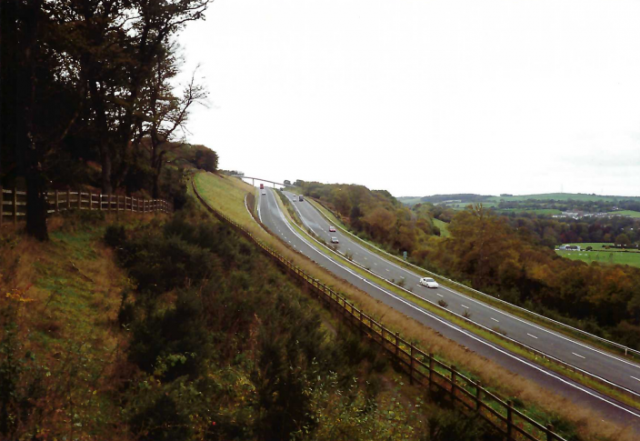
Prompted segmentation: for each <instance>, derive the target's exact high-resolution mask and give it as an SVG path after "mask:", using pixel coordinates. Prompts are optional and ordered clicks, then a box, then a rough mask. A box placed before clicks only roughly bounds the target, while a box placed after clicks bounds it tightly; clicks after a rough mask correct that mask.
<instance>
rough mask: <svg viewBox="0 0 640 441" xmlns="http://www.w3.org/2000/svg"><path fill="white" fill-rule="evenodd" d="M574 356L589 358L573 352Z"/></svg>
mask: <svg viewBox="0 0 640 441" xmlns="http://www.w3.org/2000/svg"><path fill="white" fill-rule="evenodd" d="M572 354H573V355H575V356H576V357H580V358H583V359H584V358H587V357H585V356H584V355H580V354H576V353H575V352H572Z"/></svg>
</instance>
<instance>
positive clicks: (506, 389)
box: [195, 174, 634, 439]
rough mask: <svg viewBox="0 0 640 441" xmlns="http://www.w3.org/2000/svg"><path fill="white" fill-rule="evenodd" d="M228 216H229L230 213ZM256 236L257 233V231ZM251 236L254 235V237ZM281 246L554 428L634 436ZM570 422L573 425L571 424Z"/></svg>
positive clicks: (200, 180)
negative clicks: (549, 421) (541, 415)
mask: <svg viewBox="0 0 640 441" xmlns="http://www.w3.org/2000/svg"><path fill="white" fill-rule="evenodd" d="M195 179H196V181H195V182H196V185H197V187H198V190H199V191H200V189H201V188H203V187H206V186H207V180H209V179H219V178H217V177H215V176H204V175H202V174H201V175H200V176H196V177H195ZM225 185H239V186H245V185H246V184H244V183H241V182H240V181H239V180H237V183H230V182H228V183H227V182H225ZM250 187H251V186H248V185H247V186H246V187H245V188H246V189H247V190H246V191H251V189H250ZM228 194H230V193H229V192H226V191H224V189H223V191H222V193H220V194H217V193H210V194H209V197H211V198H213V199H212V202H213V204H212V205H218V206H222V205H224V204H226V203H233V201H232V200H231V199H228V200H227V202H225V203H224V204H223V203H222V202H221V199H224V198H227V197H228ZM236 203H237V204H242V198H240V199H239V200H238V201H236ZM244 213H245V216H246V218H245V220H244V221H243V222H245V223H246V224H253V225H254V226H255V227H257V224H256V223H255V222H254V221H253V220H252V219H251V218H250V216H249V215H248V213H247V211H246V210H244ZM225 214H226V215H229V214H228V213H225ZM253 231H257V230H256V229H255V228H254V230H253ZM253 231H252V234H254V233H253ZM255 234H256V235H257V234H258V233H257V232H256V233H255ZM265 242H266V241H265ZM277 242H280V241H277ZM278 245H279V246H278V247H274V248H275V249H276V250H277V251H278V252H280V251H279V250H280V249H283V250H285V251H286V252H288V255H289V256H291V258H292V260H294V261H295V262H296V264H298V263H300V266H301V267H302V268H303V269H304V270H305V271H306V272H308V273H309V274H311V275H312V276H313V277H315V278H317V279H319V280H321V281H323V282H325V283H327V284H329V285H332V288H333V289H335V290H336V291H339V292H342V293H346V295H347V297H349V298H350V299H351V300H352V301H354V302H355V303H356V304H357V305H359V306H360V307H362V308H363V309H365V310H366V311H368V312H369V313H370V314H371V315H372V316H373V317H375V318H376V319H380V320H382V321H384V322H385V323H386V324H387V325H388V326H391V327H392V328H393V329H396V330H397V331H399V332H400V333H401V335H403V336H405V337H406V338H408V339H410V340H411V341H414V342H416V344H417V345H420V346H421V347H422V348H423V349H424V350H428V351H429V352H433V353H435V354H438V357H439V359H442V360H445V362H446V363H448V364H455V365H456V366H464V371H465V372H469V373H470V374H472V375H473V376H474V378H479V379H481V381H482V383H483V384H485V385H491V387H492V390H494V391H495V392H497V393H499V394H500V395H503V396H511V397H515V399H516V400H517V401H518V402H527V403H532V404H531V405H530V406H527V407H529V408H530V409H533V408H536V409H546V412H547V415H551V419H555V420H556V424H554V426H556V427H560V426H562V425H568V426H570V427H571V426H572V427H574V430H575V431H576V432H578V433H580V434H581V436H582V437H583V438H584V439H597V437H601V438H602V437H603V436H604V437H610V438H611V439H625V437H626V439H633V436H634V434H632V433H631V432H629V431H627V432H625V429H624V428H621V427H617V426H616V425H615V424H613V423H609V422H603V421H601V419H602V418H601V417H598V416H597V415H596V414H595V413H593V412H592V411H590V410H588V409H584V408H581V407H580V406H579V405H576V404H575V403H572V402H570V401H569V400H566V399H563V398H561V397H558V396H557V395H555V394H553V393H552V392H549V391H547V390H545V389H543V388H541V387H539V386H537V385H535V384H532V383H529V382H526V381H523V380H522V378H520V377H518V376H517V375H514V374H513V373H511V372H509V371H507V370H506V369H504V368H502V367H500V366H499V365H496V364H495V363H492V362H490V361H488V360H486V359H484V358H483V357H479V356H478V355H476V354H474V353H472V352H470V351H468V350H467V349H466V348H464V347H461V346H460V345H458V344H455V343H454V342H452V341H450V340H448V339H446V338H443V337H442V336H441V335H439V334H437V333H435V332H433V331H432V330H431V329H429V328H427V327H424V326H423V325H421V324H420V323H418V322H416V321H414V320H412V319H408V318H407V317H406V316H404V315H403V314H400V313H398V312H397V311H395V310H394V309H392V308H389V307H387V306H385V305H384V304H382V303H381V302H379V301H376V300H374V299H372V298H371V297H370V296H369V295H368V294H366V293H364V292H362V291H359V290H357V289H356V288H354V287H353V286H351V285H349V284H347V283H345V282H344V281H341V280H339V279H336V278H335V276H333V275H332V274H331V273H328V272H327V271H324V270H322V269H321V268H318V267H317V266H316V265H315V264H313V263H312V262H310V261H309V259H307V258H306V257H304V256H302V255H300V254H298V253H297V252H293V251H291V250H290V249H289V248H288V247H286V246H284V245H283V244H282V243H279V244H278ZM282 254H284V253H282ZM569 421H572V422H571V423H569ZM601 438H600V439H601Z"/></svg>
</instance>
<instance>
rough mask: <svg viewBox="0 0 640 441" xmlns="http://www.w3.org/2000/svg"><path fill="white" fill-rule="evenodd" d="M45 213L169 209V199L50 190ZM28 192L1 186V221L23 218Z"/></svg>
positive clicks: (160, 210)
mask: <svg viewBox="0 0 640 441" xmlns="http://www.w3.org/2000/svg"><path fill="white" fill-rule="evenodd" d="M47 205H48V207H47V213H48V214H54V213H61V212H63V211H69V210H96V211H106V212H119V211H130V212H133V213H155V212H162V213H171V212H172V211H173V207H172V205H171V203H169V202H167V201H165V200H164V199H143V198H134V197H130V196H123V195H114V194H101V193H90V192H83V191H81V190H78V191H71V190H67V191H57V190H56V191H51V192H48V193H47ZM26 215H27V192H26V191H20V190H17V189H13V190H7V189H4V188H2V187H0V225H2V224H3V223H4V222H13V223H14V224H16V223H17V222H18V221H20V220H23V219H25V218H26Z"/></svg>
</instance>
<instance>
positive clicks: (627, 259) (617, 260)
mask: <svg viewBox="0 0 640 441" xmlns="http://www.w3.org/2000/svg"><path fill="white" fill-rule="evenodd" d="M579 245H580V246H583V245H586V244H579ZM556 254H558V255H559V256H562V257H564V258H566V259H571V260H581V261H583V262H587V263H592V262H597V263H602V264H612V265H613V264H619V265H630V266H635V267H638V268H640V253H639V252H631V251H630V252H624V251H619V250H618V251H617V250H605V251H563V250H558V251H556Z"/></svg>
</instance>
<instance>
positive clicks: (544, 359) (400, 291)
mask: <svg viewBox="0 0 640 441" xmlns="http://www.w3.org/2000/svg"><path fill="white" fill-rule="evenodd" d="M285 199H286V198H285ZM281 208H282V209H283V212H284V207H281ZM288 214H289V213H288V212H287V213H285V216H287V217H288ZM288 220H289V222H290V223H291V218H290V217H288ZM292 225H293V226H294V227H295V228H296V230H297V231H298V233H300V234H302V235H303V236H305V237H306V239H307V240H308V241H311V242H313V241H314V240H315V241H316V242H317V243H318V245H320V247H319V248H318V249H319V250H320V251H322V252H323V253H324V254H325V255H327V256H329V257H331V258H333V259H337V260H339V261H340V263H341V264H342V265H344V266H347V267H349V268H350V269H351V270H353V271H355V272H357V273H358V274H360V275H362V276H363V277H367V278H368V279H370V280H373V281H374V282H375V283H376V284H377V285H379V286H381V287H383V288H385V289H387V290H389V291H391V292H393V293H394V294H397V295H399V296H401V297H402V298H404V299H406V300H409V301H411V302H413V303H415V304H417V305H419V306H420V307H422V308H424V309H426V310H427V311H430V312H432V313H434V314H436V315H438V316H440V317H442V318H444V319H446V320H448V321H450V322H452V323H455V324H456V325H458V326H460V327H461V328H464V329H467V330H469V331H471V332H473V333H474V334H476V335H478V336H480V337H482V338H484V339H485V340H488V341H490V342H492V343H495V344H497V345H499V346H501V347H503V348H505V349H507V350H508V351H510V352H513V353H515V354H518V355H520V356H522V357H524V358H526V359H527V360H530V361H532V362H534V363H537V364H539V365H541V366H544V367H546V368H547V369H549V370H551V371H553V372H556V373H559V374H561V375H563V376H565V377H568V378H571V379H572V380H574V381H576V382H577V383H580V384H583V385H585V386H587V387H589V388H591V389H594V390H596V391H598V392H601V393H603V394H605V395H608V396H610V397H612V398H615V399H616V400H618V401H620V402H623V403H625V404H628V405H630V406H633V407H635V408H640V402H638V401H637V399H634V397H632V396H630V395H628V394H626V393H624V392H623V391H621V390H619V389H617V388H615V387H613V386H611V385H609V384H607V383H604V382H601V381H599V380H597V379H596V378H594V377H592V376H590V375H588V374H584V373H581V372H579V371H577V370H573V369H571V368H570V367H568V366H567V365H565V364H564V363H562V362H561V361H559V360H554V359H553V358H550V357H548V356H544V355H543V354H541V353H540V352H538V351H535V350H534V349H527V348H526V347H525V346H524V345H520V344H518V343H516V342H515V341H513V340H511V339H510V338H508V336H507V335H506V333H504V331H501V330H500V329H493V330H490V329H489V328H485V327H484V326H481V325H478V324H476V323H474V322H472V321H471V320H470V319H469V318H465V317H462V316H459V315H457V314H454V313H453V312H450V311H447V309H446V308H447V305H446V304H439V305H436V304H435V303H432V302H429V301H428V300H426V299H423V298H421V297H419V296H417V295H413V294H412V293H411V292H410V290H407V289H405V288H404V287H402V286H398V285H397V284H395V283H393V281H389V280H387V279H384V278H382V277H380V276H378V275H376V274H374V273H372V272H371V271H369V270H368V269H367V268H364V267H362V266H360V265H359V264H357V263H354V262H352V261H350V260H349V259H348V258H347V257H346V256H344V255H343V254H342V253H340V252H338V251H337V250H333V249H331V247H330V246H329V245H327V244H326V243H324V241H322V240H318V239H317V238H316V237H315V234H313V233H312V232H307V231H305V229H304V227H301V226H300V225H296V224H293V223H292ZM323 245H324V246H323Z"/></svg>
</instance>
